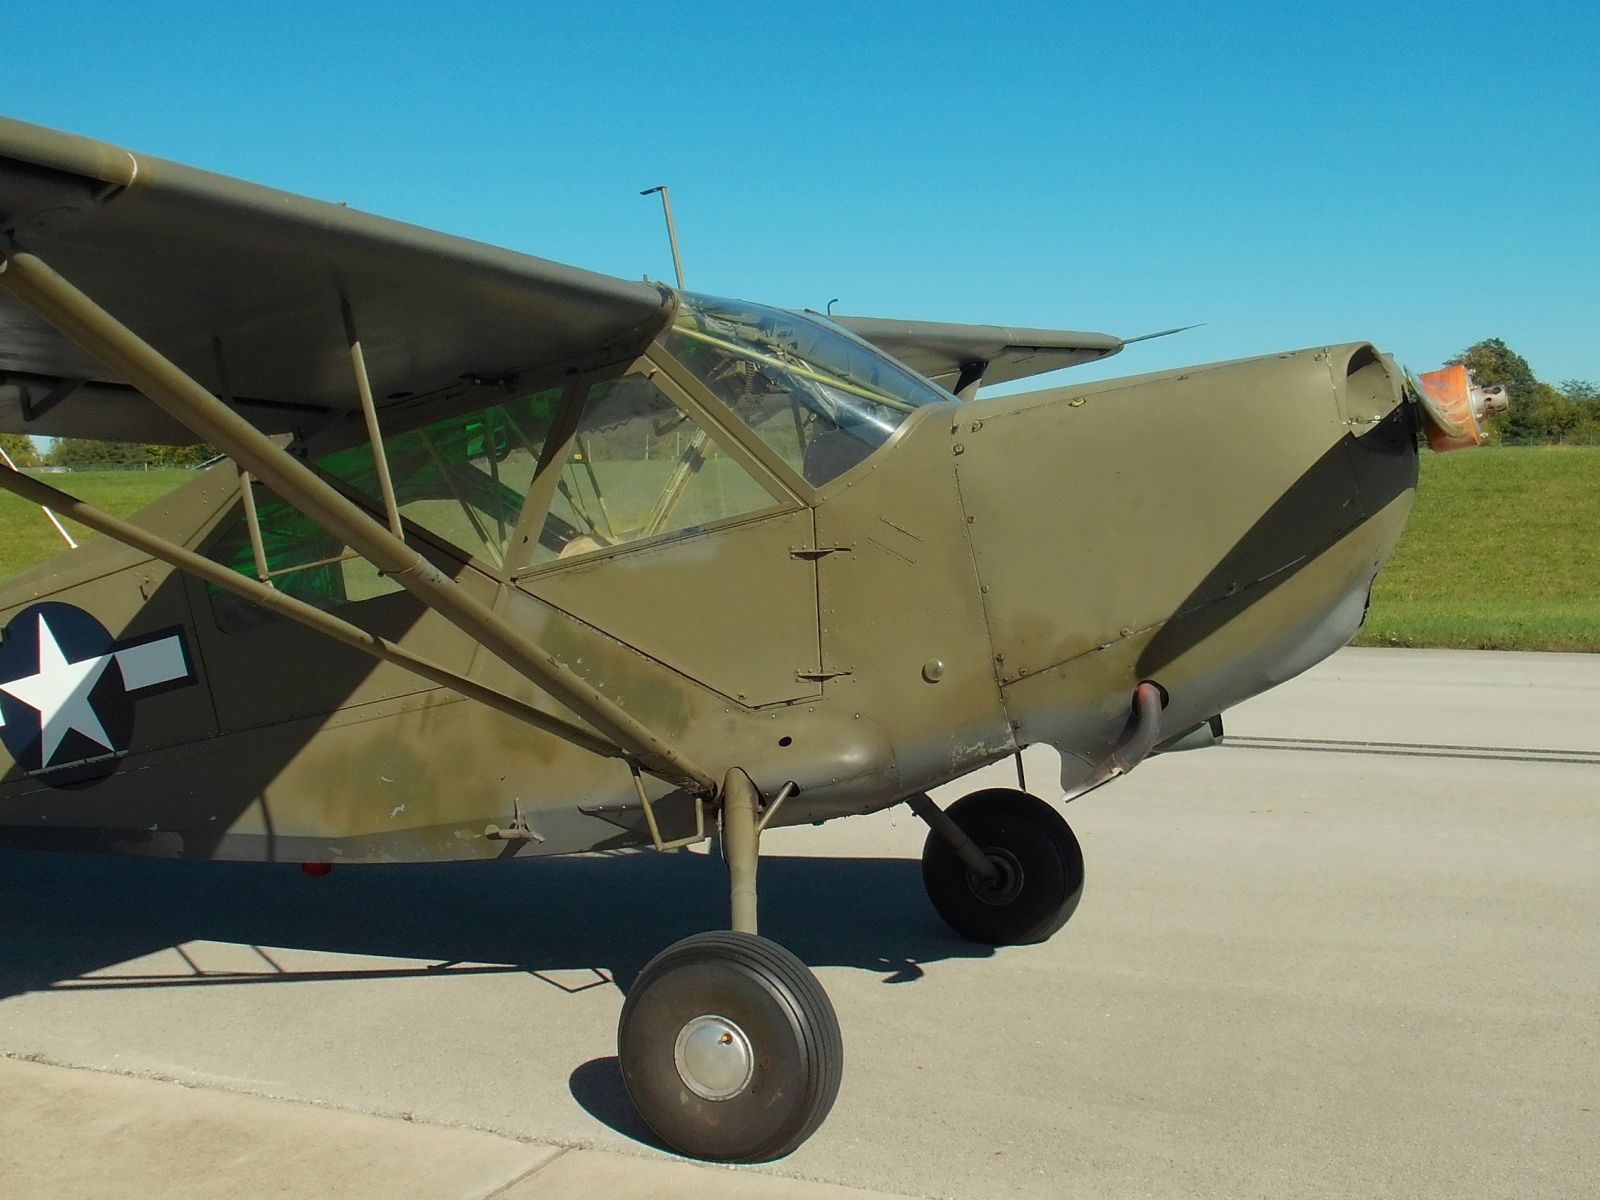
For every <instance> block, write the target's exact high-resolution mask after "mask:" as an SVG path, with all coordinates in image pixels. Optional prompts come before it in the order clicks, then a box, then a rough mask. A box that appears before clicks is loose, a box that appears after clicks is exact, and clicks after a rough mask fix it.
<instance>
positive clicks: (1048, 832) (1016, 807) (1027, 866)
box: [922, 788, 1083, 946]
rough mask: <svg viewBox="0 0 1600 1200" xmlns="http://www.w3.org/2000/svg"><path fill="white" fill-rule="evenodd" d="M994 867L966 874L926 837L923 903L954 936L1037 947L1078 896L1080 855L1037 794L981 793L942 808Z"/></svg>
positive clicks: (946, 849) (940, 844)
mask: <svg viewBox="0 0 1600 1200" xmlns="http://www.w3.org/2000/svg"><path fill="white" fill-rule="evenodd" d="M946 811H947V812H948V814H949V816H950V819H951V820H953V821H954V822H955V823H956V824H957V825H958V826H960V827H961V831H962V832H963V833H965V834H966V835H967V836H968V837H969V838H971V839H972V840H973V841H974V842H976V843H977V844H978V848H979V849H980V850H982V851H983V852H984V853H985V854H987V855H988V856H989V860H990V861H991V862H993V863H994V864H995V866H996V868H997V869H998V873H997V875H996V877H995V878H994V879H993V880H992V881H985V880H983V879H981V878H979V877H978V876H976V875H974V874H973V873H972V872H970V871H968V870H967V867H966V864H965V863H963V862H962V861H961V857H960V856H959V855H958V854H957V853H956V852H955V850H954V849H952V848H951V846H950V843H949V842H948V841H946V840H945V839H944V838H942V837H940V836H939V834H938V833H936V832H931V831H930V832H929V834H928V840H927V842H926V843H925V844H924V845H923V847H922V882H923V884H924V885H925V886H926V887H927V889H928V899H930V900H932V901H933V907H934V908H935V909H937V910H938V912H939V915H940V916H941V917H943V918H944V919H945V922H946V923H947V924H948V925H949V926H950V928H952V929H954V930H955V931H956V932H957V933H959V934H961V935H962V936H964V937H969V938H971V939H972V940H973V941H976V942H988V943H989V944H990V945H995V946H1014V945H1024V944H1027V943H1031V942H1042V941H1044V940H1045V939H1046V938H1048V937H1049V936H1050V935H1051V934H1053V933H1054V932H1055V931H1056V930H1058V929H1060V928H1061V927H1062V926H1063V925H1065V924H1066V923H1067V918H1068V917H1070V916H1072V913H1073V910H1074V909H1076V908H1077V907H1078V898H1079V897H1080V896H1082V895H1083V851H1082V850H1081V849H1080V848H1079V847H1078V839H1077V838H1076V837H1074V836H1073V834H1072V828H1071V826H1069V825H1068V824H1067V823H1066V821H1064V820H1062V818H1061V814H1060V813H1058V812H1056V810H1055V809H1054V808H1052V807H1051V806H1050V805H1048V804H1046V803H1045V802H1044V801H1043V800H1041V799H1039V797H1037V796H1031V795H1029V794H1028V793H1027V792H1018V791H1013V790H1011V789H1010V788H988V789H986V790H984V791H981V792H973V793H972V794H971V795H970V796H963V797H962V798H961V799H960V800H957V801H956V802H955V803H954V804H952V805H951V806H950V807H949V809H947V810H946Z"/></svg>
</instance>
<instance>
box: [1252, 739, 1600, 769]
mask: <svg viewBox="0 0 1600 1200" xmlns="http://www.w3.org/2000/svg"><path fill="white" fill-rule="evenodd" d="M1221 745H1222V746H1223V747H1224V748H1227V747H1229V746H1231V747H1232V748H1233V749H1235V750H1288V751H1294V752H1297V753H1302V754H1304V753H1311V754H1368V755H1374V756H1382V757H1395V758H1449V759H1459V760H1463V761H1473V762H1506V763H1548V764H1553V765H1556V766H1569V767H1594V766H1600V752H1597V751H1592V750H1537V749H1533V748H1523V747H1512V746H1504V747H1502V746H1481V747H1480V746H1430V745H1425V744H1418V745H1408V744H1406V743H1402V742H1363V741H1355V740H1349V741H1346V740H1334V739H1319V738H1272V737H1237V736H1236V737H1228V738H1225V739H1224V740H1223V742H1222V743H1221Z"/></svg>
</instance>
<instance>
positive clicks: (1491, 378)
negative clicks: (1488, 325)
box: [1450, 338, 1548, 442]
mask: <svg viewBox="0 0 1600 1200" xmlns="http://www.w3.org/2000/svg"><path fill="white" fill-rule="evenodd" d="M1450 361H1451V363H1460V364H1461V365H1463V366H1465V367H1466V368H1467V370H1469V371H1471V372H1472V377H1473V379H1475V380H1476V381H1477V382H1478V383H1479V384H1480V385H1493V384H1500V385H1501V386H1503V387H1504V388H1505V389H1506V397H1507V398H1508V399H1509V400H1510V401H1511V411H1510V412H1508V413H1506V415H1505V416H1503V417H1497V418H1495V419H1494V420H1493V421H1492V422H1491V424H1490V428H1491V430H1492V431H1493V432H1494V433H1496V434H1498V435H1499V436H1500V437H1501V438H1503V439H1504V440H1505V441H1508V442H1532V441H1540V440H1542V432H1543V431H1542V429H1541V427H1540V425H1539V418H1538V417H1536V416H1535V415H1534V414H1535V412H1536V410H1537V411H1540V412H1543V409H1544V407H1548V406H1547V405H1545V406H1543V407H1541V405H1540V401H1543V400H1546V399H1547V398H1546V397H1544V396H1543V395H1542V394H1541V393H1540V391H1539V388H1540V383H1539V381H1538V379H1537V378H1535V377H1534V374H1533V368H1532V367H1530V366H1529V365H1528V360H1527V359H1525V358H1523V357H1522V355H1520V354H1518V353H1517V352H1516V351H1514V350H1512V349H1511V347H1509V346H1507V345H1506V344H1505V343H1504V342H1503V341H1501V340H1500V339H1499V338H1485V339H1484V340H1483V341H1481V342H1474V343H1473V344H1472V345H1470V346H1468V347H1467V348H1466V349H1465V350H1463V351H1462V352H1461V353H1460V354H1458V355H1456V356H1455V357H1454V358H1452V359H1451V360H1450Z"/></svg>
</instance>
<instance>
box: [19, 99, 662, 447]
mask: <svg viewBox="0 0 1600 1200" xmlns="http://www.w3.org/2000/svg"><path fill="white" fill-rule="evenodd" d="M0 236H4V237H7V238H9V239H11V240H12V241H13V242H14V244H15V245H16V246H18V247H20V248H21V249H24V250H27V251H29V252H31V253H33V254H36V255H38V256H39V257H40V258H42V259H43V260H44V261H46V262H47V263H49V264H50V265H51V266H52V267H53V268H55V270H57V271H58V272H60V273H61V274H62V275H64V276H66V277H67V278H69V279H70V280H71V281H72V282H73V283H74V284H75V285H76V286H77V287H79V288H81V289H83V291H85V292H86V293H88V294H89V295H90V296H91V297H92V298H93V299H94V300H96V301H97V302H98V303H99V304H101V305H102V306H103V307H104V308H106V309H108V310H109V311H111V312H112V313H114V314H115V315H116V316H117V317H118V318H119V319H121V320H122V321H123V322H124V323H125V324H127V325H128V326H129V327H130V328H131V329H133V330H134V331H135V332H136V333H138V334H139V335H140V336H141V337H143V338H144V339H145V340H146V341H148V342H149V343H150V344H151V345H152V346H153V347H155V348H156V349H158V350H159V351H161V352H162V353H163V354H164V355H165V356H166V357H168V358H170V359H171V360H173V361H174V362H175V363H176V364H177V365H178V366H179V367H180V368H182V369H183V370H184V371H185V372H187V373H188V374H189V375H191V376H192V377H193V378H194V379H196V380H197V381H198V382H200V383H201V384H203V385H204V386H205V387H206V388H208V389H210V390H211V391H212V392H213V393H215V394H217V395H220V396H222V397H224V398H225V399H227V400H228V401H229V402H230V403H231V404H232V405H233V407H234V408H235V409H236V410H237V411H239V412H240V413H242V414H243V415H245V416H246V417H248V418H249V419H250V420H251V421H252V423H254V424H255V425H256V426H257V427H258V428H260V429H262V430H263V431H265V432H269V433H283V432H289V431H292V430H295V429H300V428H306V427H308V426H311V425H314V424H315V423H317V422H319V421H321V420H326V419H327V417H328V416H329V415H330V414H336V413H339V412H342V411H345V410H350V409H354V408H355V407H357V405H358V398H357V394H356V389H355V384H354V381H353V376H352V370H351V358H350V341H351V336H350V334H351V331H352V329H353V330H354V332H355V333H356V334H357V336H358V337H359V339H360V341H361V343H362V347H363V351H364V354H365V358H366V365H367V370H368V372H369V375H370V378H371V382H372V389H373V392H374V394H375V396H376V399H377V402H378V404H379V405H380V406H382V405H384V404H386V403H394V402H397V401H400V400H406V399H410V398H411V397H414V396H415V397H422V396H429V395H433V394H435V393H439V392H441V391H448V390H450V389H460V388H462V387H464V386H473V385H474V384H483V383H488V384H490V385H491V386H492V385H493V384H494V383H495V382H496V381H501V380H506V379H509V378H514V377H517V376H521V375H525V374H528V373H537V372H538V371H540V370H542V369H545V368H550V367H553V366H556V365H558V364H565V363H571V362H574V361H580V360H586V361H588V362H591V363H592V362H595V361H597V360H598V361H605V360H607V359H621V358H624V357H631V356H632V355H633V354H635V353H637V352H638V350H639V349H641V348H642V347H643V346H644V344H645V343H647V342H648V341H649V339H650V338H651V337H652V336H653V335H654V334H655V332H656V331H657V330H658V329H659V328H660V327H661V326H662V324H663V323H664V322H665V321H666V319H667V317H668V315H669V312H670V309H671V301H670V298H669V297H668V296H666V295H665V294H664V293H663V291H662V290H661V289H659V288H657V287H655V286H653V285H651V284H646V283H642V282H641V283H635V282H629V281H625V280H619V279H613V278H610V277H608V276H604V275H598V274H594V273H591V272H588V271H583V270H580V269H577V268H574V267H567V266H563V265H560V264H557V263H552V262H548V261H546V260H543V259H538V258H533V257H530V256H528V255H524V254H518V253H515V252H513V251H509V250H502V249H497V248H495V247H492V246H487V245H483V244H481V243H478V242H473V241H468V240H466V239H463V238H456V237H451V236H448V235H445V234H439V233H434V232H430V231H428V230H424V229H420V228H417V227H415V226H411V225H405V224H402V223H399V222H395V221H388V220H384V219H382V218H379V217H374V216H370V215H368V214H365V213H361V212H356V211H354V210H352V209H349V208H345V207H343V206H342V205H337V204H328V203H325V202H322V201H316V200H309V199H305V198H302V197H298V196H293V195H290V194H288V193H284V192H278V191H274V190H272V189H270V188H265V187H260V186H257V185H254V184H248V183H242V182H239V181H237V180H233V179H228V178H225V177H223V176H219V175H212V174H210V173H208V172H204V171H198V170H195V169H193V168H189V167H183V166H180V165H178V164H175V163H170V162H165V161H163V160H160V159H154V158H148V157H145V156H142V155H134V154H131V153H129V152H127V151H125V150H120V149H117V148H115V147H112V146H107V145H104V144H101V143H98V142H93V141H89V140H87V139H83V138H78V137H74V136H72V135H69V134H63V133H56V132H54V131H51V130H45V129H40V128H38V127H35V126H31V125H26V124H23V123H21V122H17V121H10V120H5V119H0ZM347 313H348V316H349V321H348V323H347V319H346V316H347ZM0 431H7V432H25V433H34V434H45V435H48V436H56V437H60V436H66V437H92V438H100V439H107V440H124V441H145V442H174V443H182V442H190V441H193V440H195V439H194V436H193V434H191V433H190V432H189V431H188V430H187V429H186V428H184V427H183V426H182V425H181V424H179V423H178V422H177V421H175V420H173V419H171V418H170V417H168V416H167V415H166V414H165V413H163V412H162V411H161V410H160V409H158V408H157V407H156V406H154V405H153V404H151V403H150V402H149V401H147V400H146V399H144V398H143V397H142V396H140V395H139V394H138V393H137V392H135V391H134V390H133V389H132V388H130V387H128V386H126V385H125V384H124V383H123V382H122V381H121V380H119V379H117V378H116V377H115V376H114V375H112V374H110V373H108V371H107V369H106V368H105V367H103V366H101V365H100V364H98V363H97V362H95V361H94V360H92V359H90V358H89V357H87V356H86V355H85V354H83V352H82V351H80V350H78V349H77V348H76V347H75V346H73V345H72V344H71V343H70V342H68V341H67V340H66V339H65V338H64V337H63V336H62V335H61V334H59V333H58V332H56V331H55V330H54V329H52V328H51V327H50V326H48V325H46V324H44V323H43V322H42V321H40V320H39V319H38V318H37V317H36V316H34V315H33V314H32V313H31V312H29V311H28V310H26V309H24V308H23V307H21V306H20V305H18V304H17V303H16V302H15V301H13V300H11V299H10V298H9V297H8V296H6V295H4V294H3V293H0Z"/></svg>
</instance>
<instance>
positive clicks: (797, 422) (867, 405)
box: [659, 295, 952, 487]
mask: <svg viewBox="0 0 1600 1200" xmlns="http://www.w3.org/2000/svg"><path fill="white" fill-rule="evenodd" d="M682 300H683V303H682V307H681V308H680V310H679V313H678V317H677V320H676V321H674V323H673V325H672V326H671V328H669V329H668V330H667V331H666V332H665V333H663V334H662V335H661V337H660V339H659V342H660V345H661V347H662V348H663V349H664V350H666V352H667V353H668V354H670V355H671V356H672V357H673V358H674V359H675V360H676V361H677V362H678V363H680V364H681V365H682V366H683V367H684V368H686V369H687V370H688V371H689V372H690V373H691V374H693V375H694V376H695V378H696V379H698V380H699V381H700V383H702V384H703V385H704V386H705V387H706V388H707V389H708V390H709V391H710V392H711V393H712V395H714V396H715V397H716V398H717V399H718V400H720V401H721V402H722V403H723V404H725V405H727V406H728V407H729V408H730V409H732V410H733V412H734V413H735V414H736V415H737V416H738V417H739V418H740V419H741V420H742V421H744V423H745V424H746V425H748V426H749V427H750V428H751V430H752V431H754V432H755V433H756V435H757V436H759V437H760V438H761V440H762V441H764V442H766V443H767V445H768V446H770V447H771V448H772V449H773V450H775V451H776V452H777V453H778V454H779V455H780V456H781V457H782V458H783V459H784V461H785V462H787V463H788V464H789V465H790V466H791V467H793V468H794V470H795V471H796V473H798V474H799V475H800V476H801V477H802V478H803V479H805V481H806V482H807V483H809V484H811V485H812V486H813V487H821V486H822V485H823V484H825V483H827V482H829V481H830V480H832V479H836V478H837V477H838V476H840V475H842V474H844V473H845V472H846V471H848V470H849V469H850V468H851V467H853V466H855V465H856V464H857V463H859V462H861V461H862V460H863V459H865V458H866V457H867V456H868V455H869V454H871V453H872V452H873V451H874V450H876V449H877V448H878V447H879V446H881V445H883V444H884V443H885V442H886V441H888V440H889V438H890V437H891V436H893V434H894V432H895V431H896V430H897V429H899V428H900V426H901V424H903V423H904V421H905V420H906V418H907V417H908V416H910V415H911V414H912V413H913V412H915V411H916V410H917V409H918V408H920V407H922V406H923V405H926V404H945V403H949V402H950V400H951V399H952V397H950V396H949V395H948V394H946V393H944V392H941V391H940V390H939V389H937V388H935V387H934V386H933V385H932V384H930V383H928V382H926V381H925V380H922V379H920V378H918V377H917V376H915V375H913V374H912V373H911V372H910V371H907V370H906V369H905V368H904V367H902V366H900V365H899V364H898V363H896V362H894V361H893V360H891V359H889V358H886V357H885V356H884V355H883V354H881V353H879V352H878V351H877V350H875V349H873V348H872V347H871V346H869V345H867V344H866V343H865V342H862V341H860V340H859V339H857V338H855V337H854V336H852V335H851V334H849V333H847V332H845V331H844V330H842V329H840V328H839V327H838V326H835V325H833V324H831V323H827V322H825V321H823V320H820V319H813V318H811V317H809V316H807V315H804V314H801V313H792V312H785V311H783V310H782V309H775V308H766V307H764V306H762V305H757V304H746V303H743V302H739V301H731V300H717V299H713V298H711V297H708V296H690V295H686V296H684V297H683V298H682Z"/></svg>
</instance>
